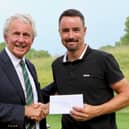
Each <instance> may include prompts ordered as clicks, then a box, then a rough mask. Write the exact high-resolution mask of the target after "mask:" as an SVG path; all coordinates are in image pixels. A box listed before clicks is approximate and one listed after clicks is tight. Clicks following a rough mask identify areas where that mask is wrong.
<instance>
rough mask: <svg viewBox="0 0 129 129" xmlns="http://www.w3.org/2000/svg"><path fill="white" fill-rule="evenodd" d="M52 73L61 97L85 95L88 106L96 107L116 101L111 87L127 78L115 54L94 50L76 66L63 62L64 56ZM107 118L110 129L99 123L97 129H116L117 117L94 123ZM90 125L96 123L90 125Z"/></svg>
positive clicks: (57, 62) (113, 116)
mask: <svg viewBox="0 0 129 129" xmlns="http://www.w3.org/2000/svg"><path fill="white" fill-rule="evenodd" d="M52 69H53V76H54V81H55V83H56V85H57V90H58V92H59V94H79V93H82V94H83V95H84V103H88V104H92V105H98V104H103V103H104V102H107V101H108V100H110V99H111V98H112V97H113V90H112V88H111V85H112V84H113V83H115V82H117V81H119V80H121V79H123V78H124V75H123V74H122V72H121V70H120V68H119V65H118V63H117V61H116V60H115V58H114V57H113V56H112V55H111V54H109V53H106V52H103V51H99V50H95V49H91V48H90V47H88V48H87V50H86V52H85V54H84V56H83V58H82V59H79V60H76V61H74V62H68V61H67V62H63V56H62V57H59V58H58V59H56V60H55V61H54V62H53V64H52ZM111 116H112V117H111ZM103 117H104V118H105V117H106V119H105V121H107V124H109V126H107V124H104V125H103V126H102V124H99V123H98V124H97V125H99V126H98V127H99V128H97V127H95V128H93V129H116V127H115V115H114V113H112V114H109V115H104V116H100V117H98V118H95V119H93V120H91V121H94V120H97V121H98V119H99V120H100V119H101V120H103ZM107 117H109V118H107ZM107 119H108V120H107ZM65 123H67V122H65ZM84 123H85V124H86V123H87V122H84ZM89 123H92V122H90V121H89ZM100 123H101V122H100ZM85 124H84V125H85ZM111 124H112V125H111ZM68 125H69V126H70V124H68ZM73 125H75V124H73ZM91 125H92V124H91ZM97 125H96V126H97ZM101 126H102V127H101ZM106 126H107V128H106ZM110 126H111V127H110ZM109 127H110V128H109ZM79 129H80V128H79ZM85 129H86V128H85ZM87 129H90V128H87Z"/></svg>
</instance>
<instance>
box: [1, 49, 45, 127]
mask: <svg viewBox="0 0 129 129" xmlns="http://www.w3.org/2000/svg"><path fill="white" fill-rule="evenodd" d="M26 63H27V66H28V68H29V71H30V73H31V74H32V77H33V79H34V82H35V85H36V89H37V93H38V101H39V102H43V100H42V97H41V91H40V87H39V83H38V80H37V75H36V71H35V68H34V65H33V64H31V63H30V62H29V61H28V60H26ZM24 105H25V96H24V92H23V89H22V86H21V83H20V80H19V78H18V76H17V73H16V71H15V69H14V67H13V64H12V63H11V60H10V58H9V57H8V55H7V53H6V51H5V50H3V51H2V52H1V53H0V129H8V128H10V129H11V128H16V129H24V128H25V126H24V123H25V117H24ZM40 129H46V120H45V119H44V120H42V121H41V122H40Z"/></svg>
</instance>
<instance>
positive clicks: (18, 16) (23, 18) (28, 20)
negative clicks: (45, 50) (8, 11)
mask: <svg viewBox="0 0 129 129" xmlns="http://www.w3.org/2000/svg"><path fill="white" fill-rule="evenodd" d="M16 19H19V20H21V21H23V22H25V23H28V24H30V25H31V26H32V30H33V32H32V35H33V38H35V37H36V35H37V32H36V27H35V23H34V21H33V19H32V17H31V16H30V15H25V14H15V15H13V16H11V17H9V18H8V19H6V21H5V24H4V28H3V33H4V35H7V34H8V29H9V26H10V24H11V22H12V21H14V20H16Z"/></svg>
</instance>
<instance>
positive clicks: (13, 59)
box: [5, 47, 25, 67]
mask: <svg viewBox="0 0 129 129" xmlns="http://www.w3.org/2000/svg"><path fill="white" fill-rule="evenodd" d="M5 50H6V52H7V54H8V56H9V58H10V59H11V62H12V63H13V65H14V67H17V66H18V65H19V63H20V61H21V59H19V58H17V57H16V56H14V55H13V54H12V53H11V52H10V50H9V49H8V48H7V47H5ZM23 60H25V59H24V58H23Z"/></svg>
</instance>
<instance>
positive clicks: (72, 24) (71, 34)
mask: <svg viewBox="0 0 129 129" xmlns="http://www.w3.org/2000/svg"><path fill="white" fill-rule="evenodd" d="M59 32H60V36H61V40H62V43H63V45H64V46H65V47H66V48H67V50H68V51H71V52H72V51H79V50H80V49H82V47H83V45H84V37H85V33H86V27H85V26H84V25H83V22H82V20H81V19H80V17H78V16H74V17H70V16H64V17H62V19H61V21H60V23H59Z"/></svg>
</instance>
